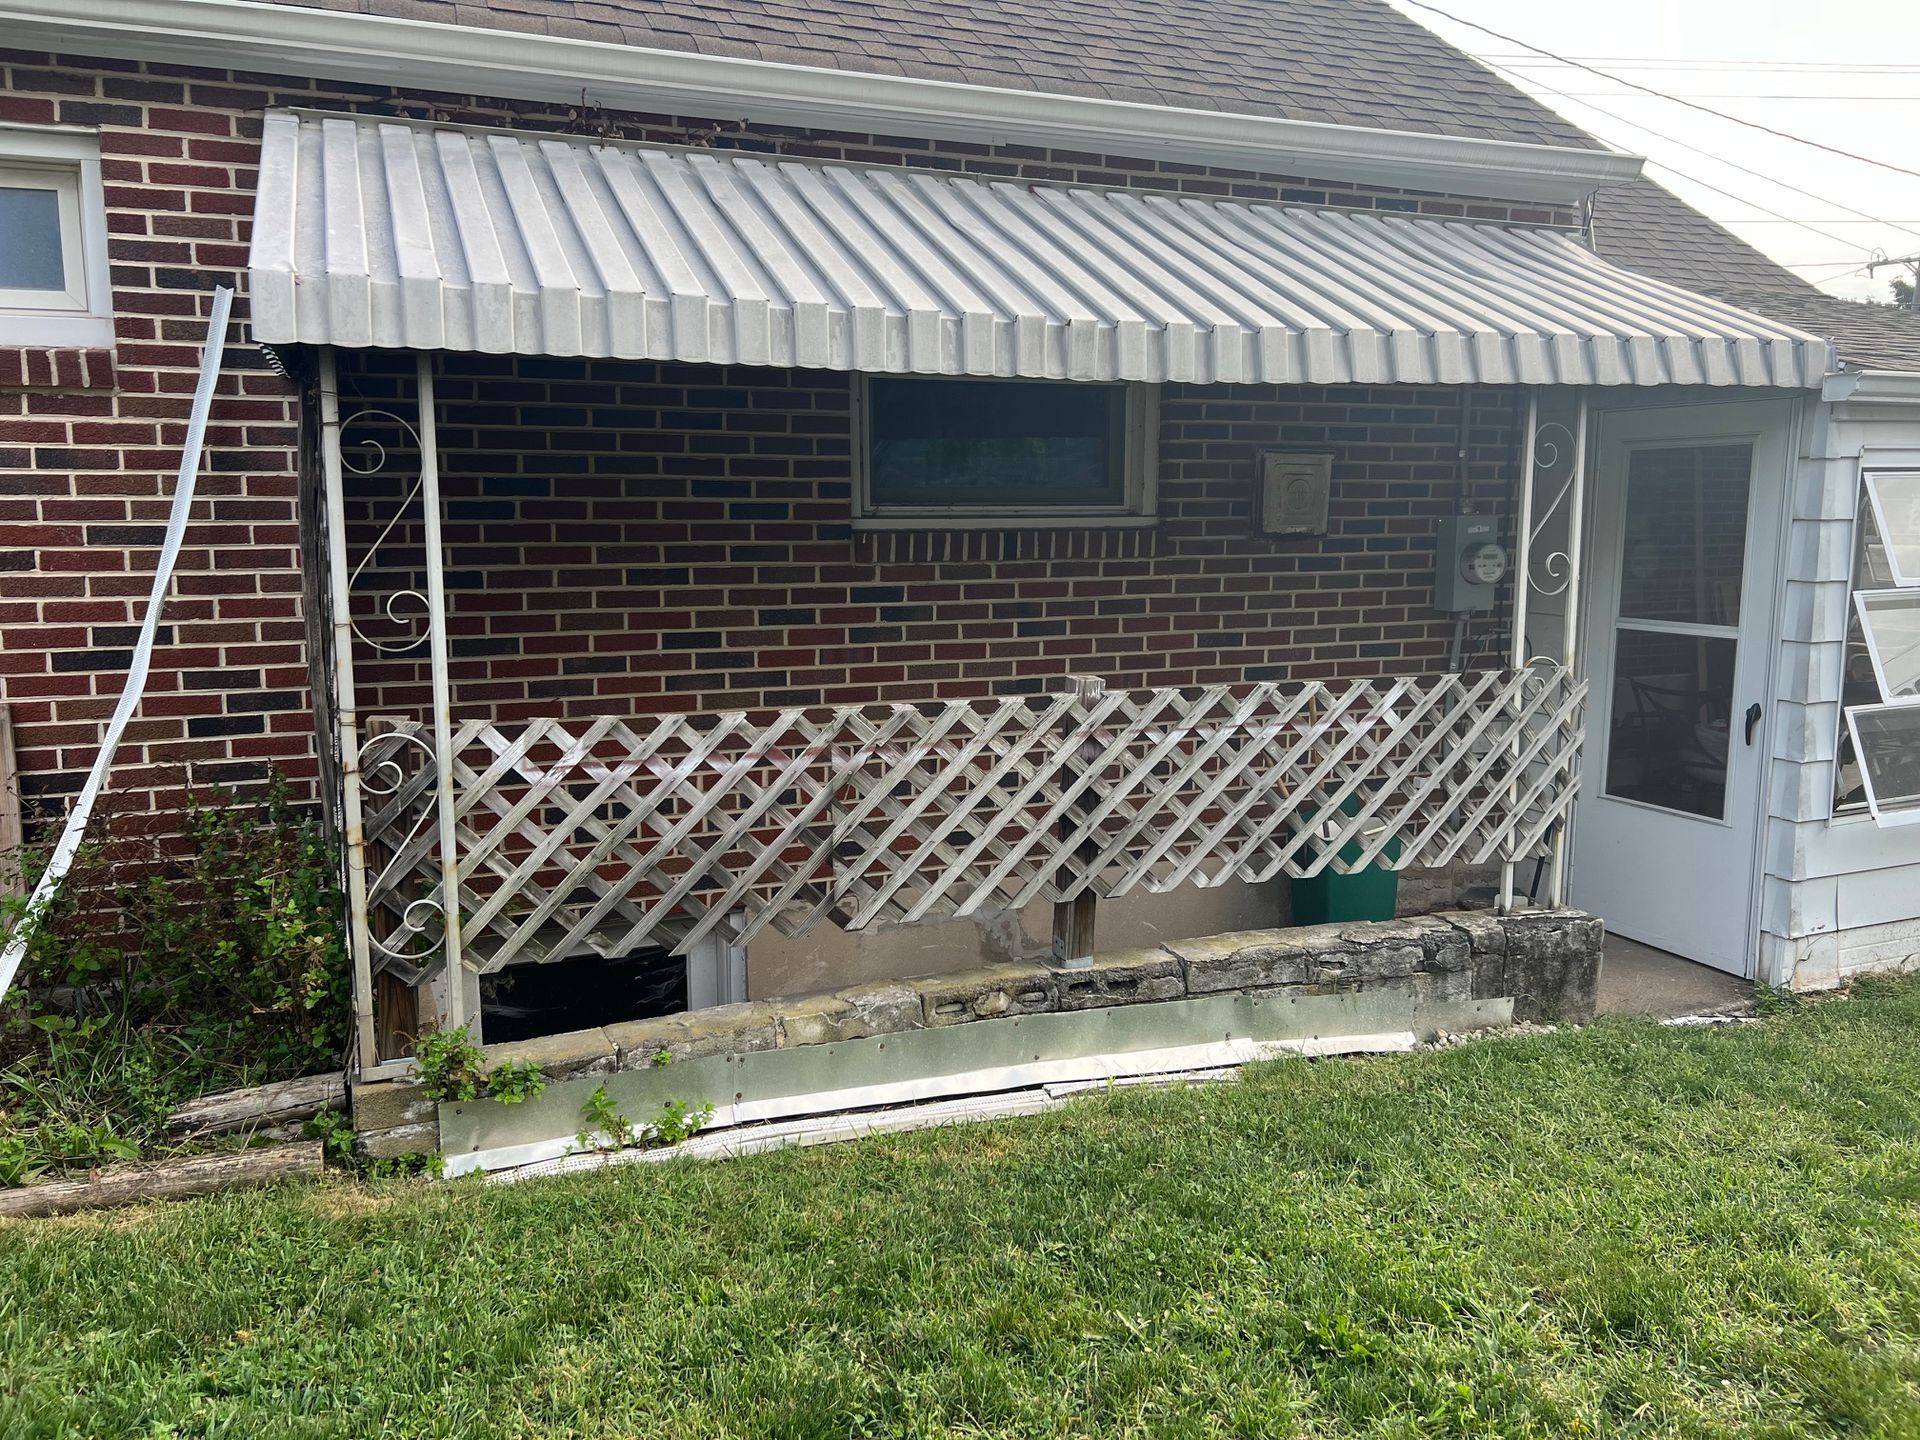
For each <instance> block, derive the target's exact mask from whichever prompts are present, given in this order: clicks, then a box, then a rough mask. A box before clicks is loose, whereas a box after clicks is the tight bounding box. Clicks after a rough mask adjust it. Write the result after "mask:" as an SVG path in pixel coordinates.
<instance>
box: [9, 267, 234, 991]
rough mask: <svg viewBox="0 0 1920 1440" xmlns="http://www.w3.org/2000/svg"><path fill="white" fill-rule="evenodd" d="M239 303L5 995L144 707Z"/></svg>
mask: <svg viewBox="0 0 1920 1440" xmlns="http://www.w3.org/2000/svg"><path fill="white" fill-rule="evenodd" d="M232 309H233V291H232V290H231V289H229V288H228V287H227V286H225V285H221V286H218V287H216V288H215V290H214V292H213V314H212V315H211V316H210V317H208V320H207V342H206V345H205V347H204V348H203V349H202V350H201V352H200V383H199V385H198V386H196V387H195V389H194V392H193V410H192V412H191V415H190V417H189V419H188V421H187V440H186V444H185V446H184V447H183V448H182V449H181V452H180V476H179V479H178V480H177V481H176V482H175V484H174V487H173V509H172V510H171V511H170V512H169V513H168V515H167V533H166V537H165V538H164V539H163V540H162V541H161V542H160V558H159V561H158V562H157V563H156V564H155V565H154V567H153V588H152V590H151V591H149V592H148V595H147V613H146V618H145V619H143V620H142V621H141V622H140V639H139V640H138V641H137V642H136V643H135V645H134V647H133V663H132V665H130V666H129V667H128V668H127V680H126V684H124V685H123V686H121V688H120V703H119V704H117V705H115V706H114V707H113V718H112V719H110V720H108V721H107V729H106V733H105V734H104V735H102V736H101V737H100V749H99V752H98V753H97V754H96V755H95V756H94V757H93V769H92V771H91V772H89V774H88V775H87V782H86V784H84V785H82V786H81V787H80V793H79V795H78V796H76V797H75V799H74V802H73V808H72V809H71V810H69V811H68V812H67V824H66V828H65V829H64V830H62V831H61V832H60V840H59V843H58V844H56V845H55V846H54V847H53V855H52V856H51V857H50V858H49V859H48V861H47V868H46V869H45V870H43V871H41V872H40V880H39V883H37V884H36V885H35V886H34V887H33V895H32V896H31V897H30V898H29V899H28V901H27V909H26V913H25V914H24V915H22V916H21V917H20V923H19V924H18V925H16V926H14V929H13V934H12V935H11V936H10V937H9V938H8V940H7V944H6V948H5V949H4V950H0V997H4V996H5V995H6V993H7V990H8V987H10V986H11V985H12V984H13V977H14V976H15V975H16V974H18V973H19V970H20V962H21V960H22V959H24V958H25V956H26V953H27V946H28V944H29V943H30V942H31V941H32V939H33V932H34V930H35V929H36V928H37V927H38V926H39V924H40V919H41V917H42V916H43V915H45V914H46V911H47V907H48V906H49V905H51V904H52V903H53V900H54V897H55V896H56V895H58V894H59V893H60V882H61V881H62V880H64V879H65V878H66V874H67V871H68V870H69V869H71V868H72V866H73V857H74V856H75V855H76V854H77V853H78V852H79V849H80V842H81V840H82V839H84V838H85V837H86V833H87V821H88V820H89V819H91V818H92V816H93V807H94V804H95V802H96V801H98V800H99V798H100V792H101V791H102V790H103V789H105V788H106V783H107V773H108V772H109V771H110V770H111V769H112V768H113V756H114V752H115V751H117V750H118V749H119V748H120V737H121V736H122V735H123V734H125V733H126V729H127V722H128V721H130V720H131V719H133V712H134V711H135V710H137V709H138V708H139V707H140V695H141V692H142V691H144V690H145V689H146V686H147V671H148V670H149V668H151V666H152V663H153V641H154V636H155V634H156V633H157V632H158V630H159V627H160V612H161V610H162V609H163V608H165V606H166V603H167V595H168V592H169V591H171V590H172V588H173V569H174V566H175V565H176V564H177V563H178V562H179V559H180V545H181V542H182V541H183V540H185V538H186V533H187V515H188V512H189V511H191V510H192V508H193V492H194V487H195V485H196V483H197V482H198V480H199V477H200V451H201V447H202V445H203V444H204V442H205V440H206V434H207V415H208V412H209V411H211V409H212V408H213V388H214V385H215V384H216V383H217V382H218V380H219V379H220V362H221V360H222V358H223V357H224V355H225V353H226V347H227V318H228V315H229V314H230V313H231V311H232Z"/></svg>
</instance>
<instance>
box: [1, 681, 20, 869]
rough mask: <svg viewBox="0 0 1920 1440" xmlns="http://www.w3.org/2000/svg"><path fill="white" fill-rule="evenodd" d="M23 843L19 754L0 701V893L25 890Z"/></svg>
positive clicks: (10, 715)
mask: <svg viewBox="0 0 1920 1440" xmlns="http://www.w3.org/2000/svg"><path fill="white" fill-rule="evenodd" d="M26 843H27V832H26V826H25V824H24V822H23V821H22V819H21V812H20V756H19V753H18V752H17V751H16V750H15V749H14V748H13V713H12V711H11V710H10V709H9V708H8V706H7V703H6V701H4V700H0V895H24V894H26V893H27V877H26V872H25V869H24V867H23V866H22V864H21V858H22V857H21V854H20V851H21V848H22V847H23V846H24V845H25V844H26Z"/></svg>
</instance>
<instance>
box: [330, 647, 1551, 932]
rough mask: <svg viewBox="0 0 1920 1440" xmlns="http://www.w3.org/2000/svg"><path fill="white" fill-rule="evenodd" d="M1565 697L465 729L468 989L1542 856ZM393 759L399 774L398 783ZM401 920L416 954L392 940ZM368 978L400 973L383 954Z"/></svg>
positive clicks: (376, 829) (1378, 685)
mask: <svg viewBox="0 0 1920 1440" xmlns="http://www.w3.org/2000/svg"><path fill="white" fill-rule="evenodd" d="M1584 693H1585V687H1584V685H1583V684H1582V683H1580V682H1577V681H1575V680H1573V679H1572V678H1571V677H1569V676H1568V675H1567V674H1566V673H1565V672H1564V671H1562V670H1560V669H1558V668H1555V667H1547V666H1535V667H1532V668H1529V669H1527V670H1523V671H1495V672H1480V673H1475V674H1468V675H1444V676H1429V677H1421V678H1410V679H1380V680H1362V681H1353V682H1349V683H1345V684H1321V683H1309V684H1296V685H1273V684H1262V685H1251V686H1238V687H1228V686H1221V687H1215V688H1211V689H1203V690H1152V691H1133V692H1125V691H1115V692H1111V693H1096V694H1091V695H1048V696H1022V697H1009V698H1005V699H1000V700H994V701H985V702H952V703H937V704H928V705H925V706H906V705H894V706H872V707H866V708H861V709H849V710H842V711H838V712H833V713H828V714H820V713H817V712H816V713H807V712H800V711H790V712H784V713H781V714H779V715H777V716H775V717H773V718H772V719H770V720H767V721H764V722H760V723H750V722H749V720H748V718H747V717H746V716H744V715H739V714H726V715H716V714H708V715H691V716H668V717H661V718H657V719H647V720H634V721H618V720H611V719H603V720H597V721H593V722H590V723H586V724H583V725H568V724H563V723H562V722H560V721H558V720H536V721H532V722H529V723H526V724H524V725H520V726H515V727H508V726H501V725H495V724H491V723H488V722H484V721H470V722H467V723H466V724H464V725H462V726H460V727H459V728H458V729H457V730H456V732H455V737H454V746H453V750H454V753H453V755H452V757H451V760H452V766H453V775H454V783H455V791H456V794H457V795H458V805H457V815H456V820H457V824H456V827H455V828H456V833H457V836H458V845H459V874H460V877H461V886H462V892H461V897H460V913H461V929H462V935H463V941H464V946H465V950H466V954H467V957H468V960H469V962H470V963H473V964H475V965H477V966H479V967H480V968H484V969H492V968H496V967H498V966H500V965H504V964H507V963H510V962H513V961H519V960H532V959H541V958H546V957H549V956H559V955H567V954H575V953H583V952H588V951H597V952H599V953H603V954H619V953H622V952H625V951H628V950H631V949H633V948H635V947H637V946H640V945H643V944H649V943H651V944H667V945H671V946H673V947H674V948H677V949H685V948H686V947H687V946H689V945H691V944H692V943H693V942H694V941H696V940H697V939H699V938H700V937H701V936H703V935H705V934H706V933H707V932H708V931H710V930H711V929H713V928H714V927H715V926H717V925H720V924H722V923H728V924H737V925H738V926H739V928H740V932H741V938H743V939H746V938H751V937H752V936H753V935H754V934H756V933H758V932H759V931H760V930H762V929H764V928H765V927H767V926H769V925H772V926H774V927H776V928H778V929H779V930H781V931H783V932H785V933H787V934H799V933H802V932H803V931H805V930H806V929H808V928H809V927H810V926H812V925H814V924H816V923H818V922H819V921H821V920H822V919H826V920H830V921H831V922H832V923H834V924H837V925H839V926H841V927H843V928H846V929H861V928H864V927H866V926H868V925H872V924H874V923H876V922H880V921H909V920H925V919H938V918H947V917H957V916H965V915H970V914H973V913H975V912H977V911H981V910H987V909H999V908H1008V907H1019V906H1024V905H1026V904H1029V903H1031V902H1034V901H1044V900H1050V901H1061V900H1070V899H1073V898H1075V897H1076V896H1079V895H1081V894H1084V893H1087V892H1089V891H1090V892H1092V893H1093V894H1095V895H1097V896H1100V897H1103V898H1104V897H1111V896H1118V895H1124V894H1127V893H1129V892H1131V891H1150V892H1160V891H1166V890H1170V889H1173V888H1174V887H1176V886H1179V885H1189V884H1190V885H1218V884H1222V883H1225V882H1226V881H1229V880H1243V881H1249V882H1258V881H1263V880H1268V879H1272V878H1274V877H1276V876H1279V875H1282V874H1285V875H1291V876H1296V877H1299V876H1308V875H1313V874H1317V873H1319V872H1320V871H1321V870H1323V869H1328V868H1331V869H1333V870H1336V871H1347V870H1352V869H1357V868H1360V867H1362V866H1365V865H1368V864H1373V863H1376V862H1377V863H1382V864H1387V865H1391V866H1396V867H1401V866H1408V865H1441V864H1445V863H1447V862H1448V861H1452V860H1464V861H1469V862H1474V863H1485V862H1489V861H1495V860H1508V859H1521V858H1524V857H1526V856H1529V855H1532V854H1535V853H1538V851H1539V849H1540V846H1541V844H1542V842H1543V840H1544V838H1545V837H1546V835H1547V834H1548V833H1549V830H1550V828H1551V826H1552V825H1553V824H1554V822H1555V821H1556V820H1560V819H1563V818H1564V817H1565V815H1566V813H1567V810H1568V808H1569V806H1570V804H1571V801H1572V797H1573V794H1574V791H1575V789H1576V788H1577V784H1578V766H1579V748H1580V718H1581V717H1580V710H1581V704H1582V701H1583V698H1584ZM378 745H384V746H385V747H386V749H385V751H382V752H379V753H375V754H373V755H372V756H371V760H372V762H373V763H371V764H370V766H369V773H373V772H374V770H376V769H378V768H379V761H380V760H382V759H383V758H384V759H387V760H389V761H391V762H392V763H390V764H388V765H387V766H386V767H385V772H383V773H387V775H388V782H389V783H388V784H387V785H386V787H385V788H386V789H387V790H388V791H389V792H390V793H389V794H387V795H386V796H384V797H383V798H382V799H381V800H380V802H379V803H378V804H377V805H376V806H375V807H374V811H373V816H372V818H371V819H370V820H369V825H368V833H369V839H370V840H371V841H373V842H375V843H376V844H377V845H378V847H379V851H380V854H381V856H382V857H383V859H384V864H383V865H382V866H381V867H380V869H379V871H378V873H377V874H376V876H375V880H374V883H373V885H372V886H371V897H372V901H373V908H374V909H375V910H376V911H382V912H384V913H385V915H386V917H387V918H386V921H385V929H387V930H388V931H391V932H394V933H396V934H399V935H401V936H402V937H405V936H406V935H409V934H418V933H420V932H419V931H418V927H417V922H418V917H419V911H420V908H421V907H420V906H419V904H418V902H419V901H420V900H421V899H422V898H424V897H430V896H431V895H432V893H433V891H434V890H435V888H436V886H437V884H438V876H439V857H438V854H437V850H436V842H435V826H434V825H433V823H432V815H431V804H432V798H433V787H432V785H431V783H430V777H429V779H424V780H423V779H422V775H423V773H424V772H426V771H429V770H430V769H431V756H430V755H428V754H426V753H425V752H426V747H425V746H424V745H423V743H422V738H421V735H420V732H419V730H418V727H399V728H398V729H396V730H395V731H393V732H391V733H390V734H389V735H388V736H386V737H384V738H383V739H382V740H380V741H378V742H376V746H378ZM410 757H418V758H419V761H420V763H419V764H417V765H412V766H410V765H409V764H407V763H403V762H405V761H407V760H408V759H409V758H410ZM409 904H412V905H413V906H414V912H415V922H416V923H415V926H414V927H413V928H412V929H409V927H408V925H407V924H406V922H405V916H406V913H407V907H408V906H409ZM389 948H390V949H403V948H404V947H403V946H400V945H397V944H394V945H390V946H389Z"/></svg>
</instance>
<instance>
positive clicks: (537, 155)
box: [251, 111, 1829, 388]
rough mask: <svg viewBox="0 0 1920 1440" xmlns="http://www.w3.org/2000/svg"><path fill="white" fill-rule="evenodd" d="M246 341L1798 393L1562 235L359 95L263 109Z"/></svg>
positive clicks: (1757, 321)
mask: <svg viewBox="0 0 1920 1440" xmlns="http://www.w3.org/2000/svg"><path fill="white" fill-rule="evenodd" d="M253 236H254V238H253V249H252V254H251V289H252V304H253V331H254V337H255V338H256V339H257V340H259V341H261V342H263V343H266V344H288V343H307V344H328V345H337V346H347V347H366V346H378V347H390V348H405V349H413V350H462V351H482V352H487V353H494V354H523V355H582V356H611V357H618V358H625V359H654V360H678V361H703V362H712V363H718V364H747V365H782V366H785V365H793V366H806V367H815V368H822V369H832V370H857V371H870V372H876V373H912V374H938V375H1009V376H1013V375H1017V376H1025V377H1030V378H1036V379H1061V380H1096V381H1097V380H1142V381H1195V382H1215V381H1219V382H1233V381H1243V382H1256V383H1270V384H1271V383H1281V384H1289V383H1309V384H1349V383H1361V384H1367V383H1394V382H1406V383H1419V384H1474V383H1481V384H1515V383H1519V384H1539V385H1747V386H1774V387H1791V388H1804V387H1808V386H1813V385H1817V384H1818V383H1819V382H1820V379H1821V377H1822V376H1823V375H1824V374H1825V373H1826V371H1827V369H1828V359H1829V355H1828V349H1827V346H1826V344H1825V342H1824V341H1822V340H1819V339H1817V338H1816V337H1814V336H1812V335H1808V334H1805V333H1803V332H1801V331H1798V330H1794V329H1791V328H1790V327H1787V326H1785V325H1782V324H1780V323H1778V322H1776V321H1772V320H1767V319H1764V318H1762V317H1761V316H1758V315H1753V314H1749V313H1747V312H1746V311H1743V310H1739V309H1736V308H1734V307H1732V306H1730V305H1726V304H1723V303H1721V302H1719V301H1716V300H1710V299H1707V298H1705V297H1703V296H1699V295H1694V294H1691V293H1689V292H1687V291H1685V290H1681V289H1678V288H1676V287H1674V286H1671V285H1667V284H1663V283H1662V282H1660V281H1657V280H1652V279H1649V278H1647V277H1644V276H1641V275H1638V274H1635V273H1633V272H1631V271H1627V270H1622V269H1619V268H1617V267H1615V266H1613V265H1610V264H1608V263H1607V262H1606V261H1604V260H1602V259H1600V258H1599V257H1597V256H1595V255H1594V254H1593V253H1592V252H1590V251H1588V250H1586V249H1584V248H1583V247H1582V246H1581V245H1580V244H1578V243H1577V241H1576V240H1575V239H1574V238H1572V237H1570V236H1568V235H1565V234H1561V233H1557V232H1551V231H1544V230H1537V229H1526V228H1520V227H1513V226H1503V225H1491V224H1467V223H1462V222H1454V221H1441V220H1433V219H1410V218H1402V217H1396V216H1388V215H1381V214H1356V213H1352V212H1341V211H1332V210H1316V209H1307V208H1299V207H1283V206H1279V205H1275V204H1263V203H1250V202H1244V201H1228V200H1211V199H1198V198H1193V197H1188V196H1178V195H1170V194H1164V193H1150V192H1145V191H1125V190H1107V189H1099V188H1094V187H1085V186H1067V185H1050V184H1027V183H1021V182H1014V181H1001V180H993V179H984V178H978V177H973V176H962V175H956V174H950V173H944V172H934V171H919V170H906V169H894V168H886V167H878V166H859V165H849V164H843V163H819V162H810V161H798V160H789V159H781V158H777V157H767V156H760V155H754V154H747V153H741V152H737V151H700V150H685V149H668V148H663V147H658V146H643V145H632V144H625V143H610V142H606V141H603V140H599V139H595V138H590V137H580V136H561V135H551V134H540V133H531V132H511V131H500V130H479V129H469V128H462V127H453V126H445V125H431V124H425V123H418V122H409V121H401V120H393V119H386V118H379V117H349V116H338V115H321V114H317V113H311V112H300V111H273V112H270V113H269V114H268V116H267V119H266V127H265V140H264V146H263V151H262V156H261V174H260V187H259V200H258V209H257V211H256V214H255V218H254V230H253Z"/></svg>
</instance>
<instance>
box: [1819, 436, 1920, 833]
mask: <svg viewBox="0 0 1920 1440" xmlns="http://www.w3.org/2000/svg"><path fill="white" fill-rule="evenodd" d="M1862 490H1863V492H1864V493H1863V496H1862V504H1861V507H1860V522H1859V526H1860V540H1859V544H1858V546H1857V549H1856V552H1855V561H1854V577H1853V584H1854V590H1853V613H1852V615H1851V617H1850V621H1849V626H1848V632H1847V652H1846V667H1845V674H1844V676H1843V681H1842V687H1841V704H1842V706H1843V708H1844V710H1845V713H1846V720H1845V725H1844V729H1843V733H1842V735H1841V737H1840V747H1839V757H1838V761H1837V763H1836V765H1835V776H1834V810H1835V813H1836V814H1838V813H1843V812H1845V811H1846V810H1849V809H1860V808H1862V807H1864V808H1865V809H1866V810H1868V811H1869V812H1870V813H1871V814H1872V815H1873V818H1874V819H1875V821H1877V822H1878V823H1880V824H1882V825H1907V824H1914V823H1920V471H1914V470H1882V471H1874V472H1869V473H1868V474H1866V475H1865V476H1863V477H1862Z"/></svg>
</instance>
